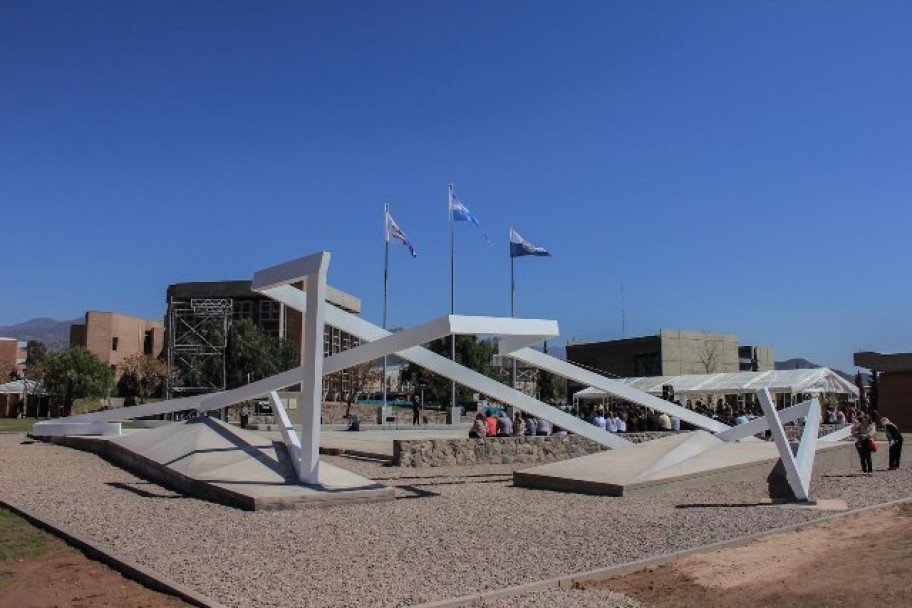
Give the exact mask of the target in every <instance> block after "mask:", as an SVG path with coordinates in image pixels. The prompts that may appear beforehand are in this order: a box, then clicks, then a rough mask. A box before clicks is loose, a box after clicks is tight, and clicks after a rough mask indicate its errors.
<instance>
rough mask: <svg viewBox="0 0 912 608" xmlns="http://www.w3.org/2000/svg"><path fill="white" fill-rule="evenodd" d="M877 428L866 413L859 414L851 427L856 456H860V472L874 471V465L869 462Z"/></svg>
mask: <svg viewBox="0 0 912 608" xmlns="http://www.w3.org/2000/svg"><path fill="white" fill-rule="evenodd" d="M876 432H877V429H876V428H875V427H874V423H873V422H871V419H870V418H869V417H868V415H867V414H861V415H860V416H858V417H857V420H856V422H855V425H854V426H853V427H852V436H853V437H854V438H855V449H856V450H858V456H859V457H860V458H861V472H862V473H863V474H866V475H870V474H871V473H873V472H874V465H873V463H872V462H871V452H873V451H874V450H873V449H872V448H873V447H874V434H875V433H876Z"/></svg>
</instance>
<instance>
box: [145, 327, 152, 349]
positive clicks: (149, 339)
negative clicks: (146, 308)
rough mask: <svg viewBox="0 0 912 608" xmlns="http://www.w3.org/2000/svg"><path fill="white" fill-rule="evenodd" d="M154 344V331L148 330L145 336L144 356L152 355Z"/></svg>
mask: <svg viewBox="0 0 912 608" xmlns="http://www.w3.org/2000/svg"><path fill="white" fill-rule="evenodd" d="M152 343H153V339H152V330H151V329H150V330H147V331H146V333H145V335H144V336H143V354H144V355H151V354H152Z"/></svg>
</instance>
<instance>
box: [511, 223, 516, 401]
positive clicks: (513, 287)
mask: <svg viewBox="0 0 912 608" xmlns="http://www.w3.org/2000/svg"><path fill="white" fill-rule="evenodd" d="M512 236H513V224H510V237H511V239H510V241H511V242H512ZM511 246H512V245H511ZM515 259H516V258H514V257H513V252H512V251H510V317H516V269H515V267H516V264H515ZM510 361H511V362H512V363H513V373H512V386H513V388H516V359H514V358H513V357H510Z"/></svg>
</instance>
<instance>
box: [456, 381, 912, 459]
mask: <svg viewBox="0 0 912 608" xmlns="http://www.w3.org/2000/svg"><path fill="white" fill-rule="evenodd" d="M675 404H676V405H679V406H681V407H684V408H686V409H689V410H692V411H694V412H696V413H698V414H702V415H704V416H707V417H709V418H712V419H713V420H717V421H719V422H721V423H723V424H726V425H728V426H737V425H741V424H746V423H747V422H750V421H751V420H753V419H755V418H758V417H761V416H763V411H762V408H761V407H760V404H759V403H748V404H740V405H732V404H729V403H726V402H725V401H724V400H722V399H719V400H718V401H717V402H716V404H715V405H713V404H712V403H707V404H704V403H703V402H702V401H696V402H692V401H691V400H687V402H686V404H682V403H681V402H680V401H675ZM577 416H578V417H579V418H582V419H584V420H587V421H588V422H589V423H591V424H593V425H595V426H597V427H599V428H601V429H604V430H606V431H608V432H610V433H642V432H655V431H659V432H661V431H667V432H678V431H686V430H692V429H693V427H692V426H691V425H689V424H688V423H687V422H685V421H682V420H681V419H680V418H678V417H677V416H671V415H669V414H667V413H665V412H659V411H657V410H652V409H649V408H646V407H642V406H633V405H630V404H626V403H625V404H620V405H617V406H612V405H606V404H604V403H594V404H591V405H588V406H586V407H584V408H582V409H580V410H578V412H577ZM823 423H825V424H833V425H852V437H853V438H854V439H855V447H856V448H857V450H858V454H859V457H860V460H861V469H862V473H863V474H866V475H870V474H871V472H872V471H873V459H872V456H871V454H872V453H873V452H875V451H876V450H877V443H876V439H875V437H876V434H877V427H876V425H875V424H874V419H873V418H872V417H871V416H870V415H868V414H867V413H864V412H860V411H858V410H857V409H856V408H855V407H854V406H853V405H851V404H849V405H842V406H839V407H835V406H832V405H828V406H827V407H826V408H825V409H824V412H823ZM880 424H881V427H882V428H883V430H884V433H886V436H887V443H888V445H889V469H890V470H894V469H898V468H899V461H900V457H901V455H902V444H903V437H902V433H900V432H899V429H898V428H897V427H896V425H895V424H893V423H892V422H890V420H889V419H887V418H881V419H880ZM566 434H567V431H566V430H565V429H561V428H560V427H558V426H554V425H552V424H551V422H549V421H548V420H545V419H544V418H536V417H535V416H532V415H530V414H527V413H522V412H517V413H516V415H515V416H514V417H513V418H510V417H509V416H508V415H507V413H506V412H505V411H504V410H502V409H498V410H495V409H490V408H489V409H486V410H485V411H483V412H478V414H477V415H476V416H475V420H474V422H473V424H472V428H471V430H470V431H469V437H476V438H484V437H523V436H527V437H528V436H539V437H544V436H549V435H551V436H560V435H566Z"/></svg>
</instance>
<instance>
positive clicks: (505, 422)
mask: <svg viewBox="0 0 912 608" xmlns="http://www.w3.org/2000/svg"><path fill="white" fill-rule="evenodd" d="M511 435H513V421H511V420H510V417H509V416H507V413H506V412H505V411H503V410H501V412H500V413H499V414H498V415H497V436H498V437H510V436H511Z"/></svg>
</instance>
